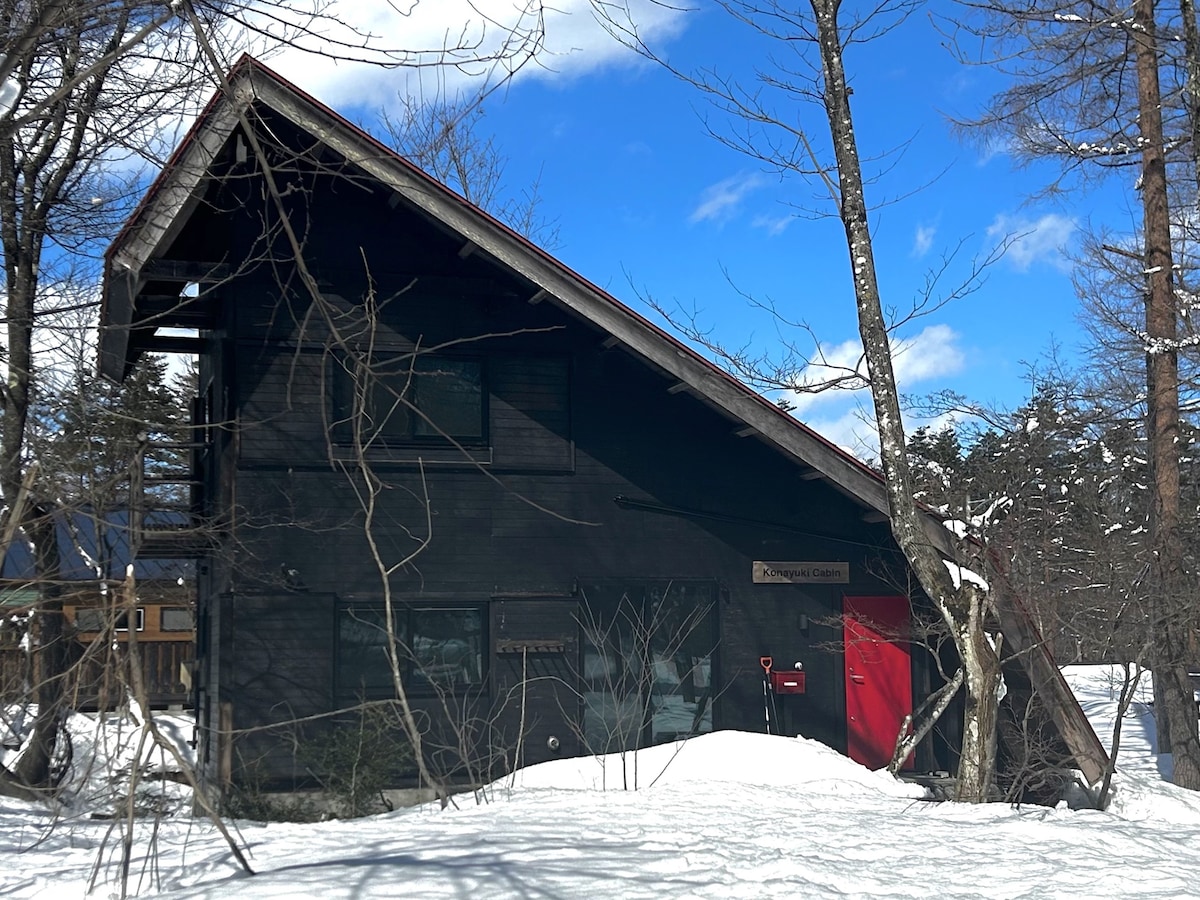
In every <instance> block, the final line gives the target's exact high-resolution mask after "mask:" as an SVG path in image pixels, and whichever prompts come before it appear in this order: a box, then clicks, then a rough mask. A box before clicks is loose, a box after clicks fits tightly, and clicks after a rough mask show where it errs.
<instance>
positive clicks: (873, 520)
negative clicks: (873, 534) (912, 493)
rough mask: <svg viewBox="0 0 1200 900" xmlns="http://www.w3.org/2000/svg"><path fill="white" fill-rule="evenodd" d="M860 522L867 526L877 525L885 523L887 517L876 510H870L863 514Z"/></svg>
mask: <svg viewBox="0 0 1200 900" xmlns="http://www.w3.org/2000/svg"><path fill="white" fill-rule="evenodd" d="M862 520H863V521H864V522H866V523H867V524H868V525H878V524H879V523H880V522H886V521H887V520H888V517H887V516H885V515H884V514H883V513H881V512H879V511H878V510H874V509H871V510H867V512H865V513H863V516H862Z"/></svg>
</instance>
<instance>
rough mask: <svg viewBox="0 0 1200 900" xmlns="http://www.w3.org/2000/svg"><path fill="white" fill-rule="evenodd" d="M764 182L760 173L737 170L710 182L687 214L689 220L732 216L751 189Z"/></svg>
mask: <svg viewBox="0 0 1200 900" xmlns="http://www.w3.org/2000/svg"><path fill="white" fill-rule="evenodd" d="M763 184H764V179H763V177H762V176H761V175H755V174H746V173H744V172H739V173H738V174H736V175H731V176H730V177H728V178H726V179H724V180H723V181H718V182H717V183H716V184H710V185H709V186H708V187H706V188H705V189H704V191H703V192H702V193H701V195H700V203H699V205H697V207H696V208H695V209H694V210H692V214H691V215H690V216H688V221H689V222H705V221H708V220H724V219H728V218H729V217H730V216H732V215H733V214H734V213H735V212H736V211H737V207H738V206H739V205H741V202H742V201H743V200H745V199H746V197H747V195H749V194H750V193H751V192H752V191H755V190H757V189H758V188H760V187H762V186H763Z"/></svg>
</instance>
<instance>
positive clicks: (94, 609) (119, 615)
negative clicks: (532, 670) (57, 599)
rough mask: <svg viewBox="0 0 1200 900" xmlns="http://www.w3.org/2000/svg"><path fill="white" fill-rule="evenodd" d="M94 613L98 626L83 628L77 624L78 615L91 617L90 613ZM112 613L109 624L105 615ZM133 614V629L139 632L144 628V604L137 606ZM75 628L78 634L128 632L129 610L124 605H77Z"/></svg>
mask: <svg viewBox="0 0 1200 900" xmlns="http://www.w3.org/2000/svg"><path fill="white" fill-rule="evenodd" d="M93 613H95V614H96V615H97V616H98V617H99V622H100V627H99V628H85V627H83V626H82V625H80V624H79V617H80V615H83V616H84V617H85V618H91V614H93ZM110 613H112V614H113V621H112V625H111V626H110V625H109V624H108V622H107V621H106V617H107V616H108V615H109V614H110ZM135 613H136V614H135V615H134V621H135V623H136V627H135V628H134V630H135V631H138V632H141V631H145V630H146V608H145V607H144V606H139V607H137V609H136V611H135ZM74 624H75V630H76V631H77V632H78V633H79V634H104V633H105V632H107V631H109V630H111V631H113V632H114V633H116V634H120V633H128V632H129V610H128V609H125V608H124V607H122V608H120V609H107V608H105V607H102V606H77V607H75V623H74Z"/></svg>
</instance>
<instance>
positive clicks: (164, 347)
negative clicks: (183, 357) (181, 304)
mask: <svg viewBox="0 0 1200 900" xmlns="http://www.w3.org/2000/svg"><path fill="white" fill-rule="evenodd" d="M134 343H135V344H136V345H137V346H139V347H141V348H143V349H145V350H148V351H150V352H151V353H203V352H204V338H199V337H186V336H184V335H181V334H152V335H148V336H147V337H144V338H136V339H135V340H134Z"/></svg>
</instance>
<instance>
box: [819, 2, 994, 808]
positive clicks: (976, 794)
mask: <svg viewBox="0 0 1200 900" xmlns="http://www.w3.org/2000/svg"><path fill="white" fill-rule="evenodd" d="M812 8H813V15H814V17H815V20H816V30H817V43H818V46H819V47H820V51H821V66H822V74H823V77H824V82H825V90H824V92H823V98H824V103H825V111H826V115H827V116H828V119H829V130H830V135H831V137H832V139H833V149H834V155H835V158H836V160H837V181H838V191H839V194H840V198H839V199H840V210H839V212H840V217H841V220H842V225H843V227H844V228H845V231H846V245H847V248H848V249H849V251H850V265H851V268H852V270H853V278H854V295H855V302H856V304H857V308H858V323H859V335H860V337H861V339H862V344H863V350H864V352H865V354H866V359H867V366H868V369H869V374H870V384H871V397H872V399H873V401H874V404H875V422H876V426H877V428H878V432H879V451H880V459H881V460H882V465H883V475H884V482H885V485H886V489H887V496H888V503H889V506H890V513H891V523H892V533H893V535H894V536H895V538H896V542H897V543H898V544H899V546H900V549H901V550H902V551H903V552H904V555H905V557H906V558H907V559H908V561H909V564H910V565H911V567H912V569H913V572H914V574H915V575H916V577H917V580H918V581H919V582H920V584H921V587H922V589H923V590H924V591H925V593H926V594H927V595H928V596H929V597H930V599H931V600H932V601H933V602H934V604H935V605H936V606H937V608H938V610H939V612H940V613H941V615H942V617H943V619H945V621H946V624H947V625H948V626H949V628H950V632H951V635H952V637H953V639H954V643H955V646H956V648H957V650H958V654H959V657H960V659H961V660H962V666H963V674H964V682H965V685H966V695H967V702H966V709H965V719H964V722H963V742H962V750H961V757H960V761H959V771H958V779H957V788H956V794H957V798H958V799H960V800H968V801H973V802H982V801H985V800H987V799H988V798H989V795H990V792H991V784H992V777H993V775H994V772H995V762H996V716H997V705H998V702H999V686H1000V660H999V657H998V656H997V654H996V651H995V650H994V648H993V647H992V645H991V644H990V643H989V641H988V637H987V634H986V633H985V631H984V614H985V609H986V602H985V601H986V596H985V594H984V593H983V591H982V590H981V589H980V588H979V587H977V586H976V585H974V584H973V583H971V582H968V581H961V583H960V584H959V585H958V586H956V585H955V584H954V582H953V581H952V580H951V578H950V575H949V572H948V571H947V569H946V565H945V563H944V562H943V561H942V558H941V555H940V554H939V553H938V552H937V551H936V550H935V549H934V548H933V546H932V545H931V544H930V543H929V540H928V538H927V537H926V536H925V532H924V525H923V521H922V516H923V513H922V512H921V511H920V509H919V508H918V507H917V504H916V501H915V500H914V499H913V491H912V478H911V474H910V472H909V466H908V456H907V454H906V451H905V441H904V424H903V422H902V420H901V418H900V399H899V395H898V393H897V390H896V379H895V375H894V373H893V370H892V355H891V346H890V342H889V339H888V329H887V323H886V321H885V319H884V316H883V307H882V303H881V301H880V296H879V284H878V280H877V278H876V273H875V258H874V252H873V248H872V243H871V233H870V223H869V220H868V216H867V204H866V199H865V197H864V194H863V178H862V166H861V164H860V162H859V157H858V145H857V140H856V138H855V136H854V123H853V119H852V117H851V114H850V102H849V91H848V90H847V87H846V74H845V69H844V68H843V65H842V43H841V35H840V33H839V31H838V23H837V10H838V2H837V0H812Z"/></svg>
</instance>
